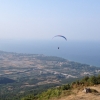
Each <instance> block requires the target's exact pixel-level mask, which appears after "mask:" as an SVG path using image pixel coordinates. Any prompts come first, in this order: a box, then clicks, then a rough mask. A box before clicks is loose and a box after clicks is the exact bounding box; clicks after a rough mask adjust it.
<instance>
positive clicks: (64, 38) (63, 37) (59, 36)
mask: <svg viewBox="0 0 100 100" xmlns="http://www.w3.org/2000/svg"><path fill="white" fill-rule="evenodd" d="M55 37H62V38H64V39H65V40H66V41H67V38H66V37H65V36H63V35H56V36H54V37H53V38H55Z"/></svg>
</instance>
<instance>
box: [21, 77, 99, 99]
mask: <svg viewBox="0 0 100 100" xmlns="http://www.w3.org/2000/svg"><path fill="white" fill-rule="evenodd" d="M84 87H90V91H89V94H88V95H86V93H84V92H82V90H83V89H84ZM97 87H100V75H98V76H91V77H88V76H86V77H84V78H83V79H81V80H77V81H75V82H72V83H71V84H65V85H62V86H58V87H55V88H51V89H48V90H47V91H44V92H42V93H41V94H38V95H34V94H30V95H27V96H26V97H23V98H22V99H21V100H58V99H59V100H78V99H79V100H80V98H84V99H82V100H90V99H88V96H89V95H91V99H92V100H94V99H93V98H94V97H96V96H97V95H100V89H98V88H97ZM68 98H69V99H68ZM75 98H76V99H75ZM99 99H100V98H99ZM99 99H98V97H97V99H96V98H95V100H99Z"/></svg>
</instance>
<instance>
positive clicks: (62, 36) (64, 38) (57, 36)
mask: <svg viewBox="0 0 100 100" xmlns="http://www.w3.org/2000/svg"><path fill="white" fill-rule="evenodd" d="M55 37H62V38H64V39H65V40H66V41H67V38H66V37H65V36H63V35H56V36H54V37H53V38H55ZM53 38H52V39H53ZM58 49H59V47H58Z"/></svg>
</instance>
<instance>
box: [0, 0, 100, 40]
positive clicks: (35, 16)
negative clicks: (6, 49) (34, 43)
mask: <svg viewBox="0 0 100 100" xmlns="http://www.w3.org/2000/svg"><path fill="white" fill-rule="evenodd" d="M55 35H64V36H65V37H66V38H67V39H68V40H77V41H81V40H82V41H100V39H99V38H100V0H0V40H2V39H4V40H7V39H15V40H17V39H18V40H49V39H51V38H52V37H53V36H55Z"/></svg>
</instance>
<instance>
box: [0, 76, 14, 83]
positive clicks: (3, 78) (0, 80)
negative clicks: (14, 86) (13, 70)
mask: <svg viewBox="0 0 100 100" xmlns="http://www.w3.org/2000/svg"><path fill="white" fill-rule="evenodd" d="M13 82H15V80H12V79H9V78H6V77H0V84H7V83H13Z"/></svg>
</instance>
